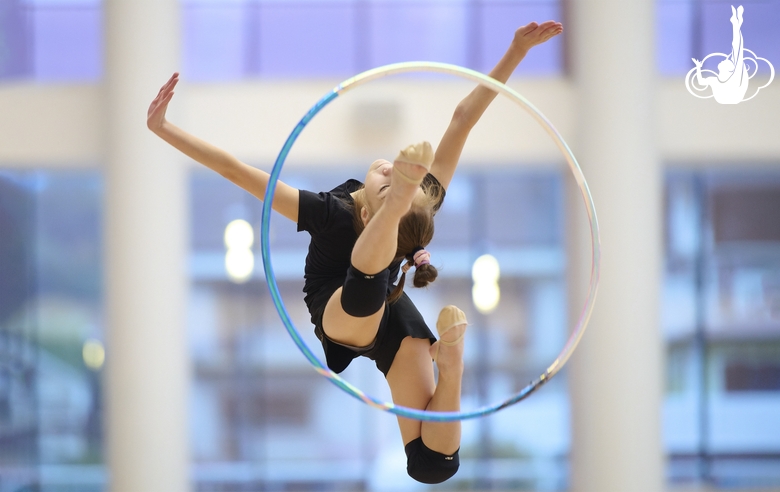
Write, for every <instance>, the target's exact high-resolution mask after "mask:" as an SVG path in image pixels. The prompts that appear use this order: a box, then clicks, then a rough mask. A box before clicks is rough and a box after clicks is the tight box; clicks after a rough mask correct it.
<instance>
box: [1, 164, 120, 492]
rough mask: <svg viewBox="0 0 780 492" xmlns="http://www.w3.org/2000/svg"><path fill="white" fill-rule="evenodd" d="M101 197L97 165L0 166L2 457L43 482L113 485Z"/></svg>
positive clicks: (44, 484)
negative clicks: (107, 453) (108, 455)
mask: <svg viewBox="0 0 780 492" xmlns="http://www.w3.org/2000/svg"><path fill="white" fill-rule="evenodd" d="M11 200H12V201H11ZM101 203H102V181H101V179H100V176H99V175H98V174H97V173H94V172H79V171H66V172H50V171H47V172H6V171H3V172H0V228H1V229H2V231H3V234H2V235H0V253H2V254H0V292H2V291H4V290H5V287H6V283H5V282H14V289H15V290H14V292H15V293H14V294H13V295H8V296H6V295H2V299H3V301H2V302H0V353H2V356H1V357H0V420H1V421H2V423H3V425H2V431H0V439H2V441H3V443H4V446H3V447H4V449H13V452H9V453H0V460H1V461H2V462H0V466H3V467H5V468H4V469H7V467H9V466H10V467H21V469H22V470H24V468H25V467H32V470H34V471H35V473H34V474H32V475H30V476H31V478H30V479H29V480H31V481H33V482H35V483H36V485H40V486H41V487H42V488H49V487H74V488H76V489H78V490H101V489H102V488H103V487H105V485H106V474H105V471H104V468H103V405H102V388H101V386H102V383H101V380H102V376H101V370H102V367H103V366H102V364H103V361H104V359H103V358H102V356H94V354H95V352H96V351H98V352H100V353H101V354H105V351H104V348H103V342H102V340H103V318H102V316H103V314H102V312H103V309H102V296H103V292H102V264H101V256H102V255H101V252H102V216H101V210H102V206H101ZM20 247H21V248H22V250H20V249H19V248H20ZM19 252H22V255H21V256H19V254H18V253H19ZM85 347H87V348H88V350H86V351H85ZM31 392H32V395H31V394H30V393H31ZM17 469H19V468H17ZM19 477H20V480H22V482H20V483H19V486H20V487H21V485H23V483H24V480H25V479H24V477H25V474H20V475H19ZM38 481H40V483H38ZM8 483H9V482H6V481H5V480H4V484H8ZM10 483H13V482H10Z"/></svg>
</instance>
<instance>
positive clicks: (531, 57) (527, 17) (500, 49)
mask: <svg viewBox="0 0 780 492" xmlns="http://www.w3.org/2000/svg"><path fill="white" fill-rule="evenodd" d="M480 11H481V13H480V18H481V22H480V26H479V32H480V33H481V36H480V42H479V45H480V47H481V49H480V62H479V67H478V69H479V70H481V71H483V72H489V71H490V69H492V68H493V66H494V65H495V64H496V63H498V61H499V60H500V59H501V57H502V56H503V55H504V53H505V52H506V50H507V48H508V47H509V43H510V42H511V41H512V37H513V36H514V33H515V30H516V29H517V28H518V27H520V26H523V25H525V24H527V23H529V22H531V21H537V22H544V21H546V20H557V21H560V20H561V19H562V15H561V7H560V4H559V2H551V1H539V2H497V1H485V2H483V3H482V7H481V9H480ZM565 35H566V34H565V32H564V34H563V35H561V36H556V37H554V38H553V39H551V40H549V41H547V42H546V43H544V44H542V45H540V46H537V47H535V48H534V49H532V50H531V51H530V52H529V53H528V56H526V58H525V59H523V62H522V63H521V64H520V67H519V68H518V70H517V72H516V73H517V74H518V75H543V76H552V75H560V74H562V73H563V36H565Z"/></svg>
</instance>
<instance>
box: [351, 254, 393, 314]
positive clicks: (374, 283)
mask: <svg viewBox="0 0 780 492" xmlns="http://www.w3.org/2000/svg"><path fill="white" fill-rule="evenodd" d="M389 279H390V270H388V269H386V268H385V269H384V270H382V271H381V272H379V273H377V274H376V275H366V274H365V273H363V272H361V271H360V270H358V269H357V268H355V267H353V266H352V265H350V266H349V270H347V278H346V279H345V280H344V288H343V289H342V291H341V307H342V308H344V312H345V313H347V314H349V315H350V316H355V317H357V318H365V317H366V316H371V315H372V314H374V313H376V312H377V311H379V308H381V307H382V305H383V304H384V303H385V299H386V298H387V285H388V280H389Z"/></svg>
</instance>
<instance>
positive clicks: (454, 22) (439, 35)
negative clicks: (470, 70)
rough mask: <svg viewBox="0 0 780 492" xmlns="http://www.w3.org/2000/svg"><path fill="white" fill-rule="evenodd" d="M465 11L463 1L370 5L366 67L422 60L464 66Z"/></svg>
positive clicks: (465, 58) (465, 53) (465, 43)
mask: <svg viewBox="0 0 780 492" xmlns="http://www.w3.org/2000/svg"><path fill="white" fill-rule="evenodd" d="M468 12H469V10H468V7H467V5H466V4H465V3H463V2H452V3H422V2H421V3H417V4H411V3H404V2H399V3H391V2H387V3H376V4H373V5H372V6H371V9H370V12H369V15H368V22H369V28H368V32H369V33H370V38H369V44H370V46H369V50H368V51H369V53H370V55H369V64H370V65H371V66H378V65H384V64H387V63H395V62H402V61H412V60H426V61H437V62H444V63H454V64H457V65H466V62H467V54H468V52H467V42H468V29H467V27H468V23H467V13H468Z"/></svg>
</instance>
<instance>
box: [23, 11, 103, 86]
mask: <svg viewBox="0 0 780 492" xmlns="http://www.w3.org/2000/svg"><path fill="white" fill-rule="evenodd" d="M101 22H102V13H101V10H100V8H99V7H93V6H70V5H63V6H50V7H49V6H47V7H43V6H39V7H36V8H35V10H34V15H33V35H34V36H35V42H34V45H33V46H34V70H35V78H36V79H38V80H42V81H97V80H98V79H100V76H101V75H102V70H103V66H102V65H103V63H102V53H103V50H102V47H103V34H102V28H101Z"/></svg>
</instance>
